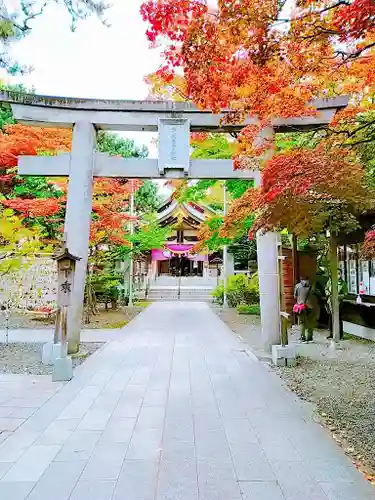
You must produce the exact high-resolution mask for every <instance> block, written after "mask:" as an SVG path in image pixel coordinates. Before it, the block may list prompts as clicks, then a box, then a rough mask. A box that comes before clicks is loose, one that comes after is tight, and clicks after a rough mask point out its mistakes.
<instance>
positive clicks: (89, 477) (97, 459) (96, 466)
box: [81, 443, 128, 481]
mask: <svg viewBox="0 0 375 500" xmlns="http://www.w3.org/2000/svg"><path fill="white" fill-rule="evenodd" d="M127 449H128V445H127V444H126V443H99V444H98V445H97V447H96V448H95V451H94V453H93V455H92V456H91V458H90V460H89V462H88V464H87V466H86V468H85V470H84V471H83V474H82V477H81V479H82V480H83V481H96V480H116V479H117V478H118V476H119V474H120V470H121V467H122V464H123V462H124V459H125V455H126V452H127Z"/></svg>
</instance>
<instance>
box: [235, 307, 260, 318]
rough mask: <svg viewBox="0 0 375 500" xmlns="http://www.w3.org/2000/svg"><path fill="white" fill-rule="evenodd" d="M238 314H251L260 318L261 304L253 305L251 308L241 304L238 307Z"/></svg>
mask: <svg viewBox="0 0 375 500" xmlns="http://www.w3.org/2000/svg"><path fill="white" fill-rule="evenodd" d="M237 312H238V314H249V315H254V316H260V305H259V304H251V305H250V306H246V305H244V304H241V305H239V306H237Z"/></svg>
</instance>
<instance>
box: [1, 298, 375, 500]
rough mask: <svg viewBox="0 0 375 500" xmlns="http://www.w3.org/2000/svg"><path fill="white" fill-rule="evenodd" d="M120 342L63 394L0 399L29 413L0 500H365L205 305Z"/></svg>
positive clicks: (295, 408)
mask: <svg viewBox="0 0 375 500" xmlns="http://www.w3.org/2000/svg"><path fill="white" fill-rule="evenodd" d="M126 332H127V334H126V335H124V336H123V340H122V341H120V340H114V341H112V342H110V343H108V344H107V345H106V346H105V347H104V348H102V349H101V350H100V351H98V352H97V353H96V354H94V355H93V356H92V357H91V358H90V359H89V360H88V361H87V362H86V363H85V364H84V365H82V366H81V367H79V368H78V369H77V370H76V374H75V378H74V379H73V380H72V381H71V382H70V383H68V384H65V385H59V384H52V383H51V382H49V381H47V379H46V378H43V377H42V380H44V382H42V381H40V382H38V380H35V389H32V390H31V385H32V382H31V381H30V382H29V387H28V391H26V393H25V392H24V393H22V392H21V396H17V390H15V397H14V398H13V400H10V401H9V400H5V401H4V400H0V401H1V403H0V408H1V410H2V411H3V410H4V408H5V412H4V411H3V414H4V413H5V414H6V413H7V408H14V407H17V408H27V409H30V408H34V410H35V411H31V410H30V412H29V413H30V415H28V411H27V410H25V412H26V413H25V414H22V412H21V414H22V416H21V417H20V416H19V415H20V413H17V412H16V414H15V416H14V418H15V419H17V418H21V419H24V418H25V419H26V420H25V421H24V422H23V423H21V425H20V426H19V427H18V428H16V430H14V432H11V433H10V434H8V435H7V438H6V439H5V440H4V441H3V443H2V444H1V445H0V478H1V479H0V499H1V500H25V499H27V500H68V499H69V500H250V499H257V500H370V499H374V498H375V490H374V489H373V487H372V486H371V485H370V484H368V483H367V482H366V481H365V480H364V479H363V478H362V476H361V475H360V474H359V473H358V472H357V471H356V470H355V469H354V468H353V467H352V466H351V464H350V462H349V461H348V459H347V458H346V457H345V455H344V454H343V453H342V451H341V450H339V449H338V448H337V447H336V445H335V444H334V443H333V442H332V441H331V439H330V437H329V436H328V434H327V433H326V431H325V430H324V429H323V428H321V427H320V426H318V425H317V424H315V423H313V422H312V420H311V419H310V417H309V416H308V414H307V411H306V410H305V409H304V408H303V407H302V406H301V404H300V403H299V402H298V401H297V400H296V398H295V397H294V396H293V395H292V394H290V393H289V392H286V391H285V389H284V388H283V387H282V385H281V382H280V380H279V379H278V377H277V376H276V375H275V374H274V373H272V372H270V371H269V370H268V369H267V368H266V367H265V366H263V365H262V364H261V363H258V362H256V361H255V360H253V359H251V358H249V357H248V355H247V354H246V353H245V352H243V351H242V344H241V343H240V342H239V341H238V340H237V339H236V338H235V337H234V335H232V334H231V332H230V331H229V330H228V329H227V327H226V326H225V325H224V324H223V323H222V322H221V321H220V320H219V319H218V318H217V316H216V315H215V314H214V313H213V312H212V311H211V310H210V309H209V307H208V306H207V305H205V304H203V303H192V302H190V303H176V302H174V303H157V304H153V305H152V306H150V307H149V308H148V309H147V310H146V311H145V312H144V313H142V314H140V315H139V316H138V317H137V318H136V319H135V320H134V321H133V322H132V323H131V324H130V326H128V327H126ZM126 332H124V333H126ZM34 379H35V377H34ZM1 380H3V381H5V382H4V383H6V379H4V378H1V377H0V381H1ZM14 380H16V379H14ZM30 380H31V379H30ZM14 383H15V384H16V385H15V387H16V388H17V382H14ZM18 389H19V390H20V388H19V387H18ZM0 397H1V392H0ZM4 418H8V419H12V418H13V417H12V413H10V415H8V416H6V417H4ZM9 432H10V431H9Z"/></svg>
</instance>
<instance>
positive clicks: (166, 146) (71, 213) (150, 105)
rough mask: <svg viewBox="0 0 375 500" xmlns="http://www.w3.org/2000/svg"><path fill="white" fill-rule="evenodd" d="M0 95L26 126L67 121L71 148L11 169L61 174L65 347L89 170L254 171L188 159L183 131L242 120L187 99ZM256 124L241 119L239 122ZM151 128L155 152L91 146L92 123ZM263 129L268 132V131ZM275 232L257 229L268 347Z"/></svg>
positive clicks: (210, 175)
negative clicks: (71, 270) (140, 154)
mask: <svg viewBox="0 0 375 500" xmlns="http://www.w3.org/2000/svg"><path fill="white" fill-rule="evenodd" d="M0 102H6V103H9V104H10V105H11V106H12V111H13V115H14V118H15V119H16V120H17V121H18V122H21V123H25V124H27V125H35V126H40V127H48V126H50V127H69V128H73V142H72V151H71V153H68V154H66V153H65V154H61V155H58V156H54V157H48V156H43V157H42V156H41V157H37V156H22V157H21V158H20V160H19V169H18V171H19V174H21V175H45V176H49V177H50V176H59V177H61V176H69V184H68V199H67V208H66V217H65V230H64V231H65V233H66V237H67V246H68V248H69V250H70V251H71V252H72V253H73V254H75V255H77V256H79V257H81V260H80V261H79V262H77V265H76V274H75V280H74V288H73V292H72V300H71V303H72V305H71V311H70V316H69V318H68V338H69V352H75V351H77V350H78V345H79V338H80V330H81V326H82V311H83V300H84V288H85V276H86V267H87V259H88V245H89V231H90V220H91V208H92V181H93V177H95V176H98V177H125V178H151V179H166V178H172V179H179V178H185V179H204V178H205V179H223V180H225V179H233V178H236V179H254V181H255V184H257V185H259V183H260V181H261V174H260V171H259V170H257V168H256V166H255V169H254V170H245V171H244V170H241V171H238V170H236V171H234V170H233V162H232V161H231V160H191V159H190V143H189V141H190V139H189V135H190V132H232V133H233V132H239V131H240V130H241V128H242V127H243V126H244V124H238V125H225V126H223V125H222V118H223V117H224V115H225V112H224V113H223V114H219V115H215V114H212V113H211V112H210V111H200V110H198V109H197V108H195V107H194V106H193V105H192V104H191V103H176V102H171V101H125V100H124V101H123V100H97V99H74V98H64V97H49V96H48V97H47V96H39V95H31V94H30V95H28V94H19V93H15V92H6V91H3V92H0ZM347 102H348V100H347V98H344V97H340V98H335V99H326V100H317V101H315V102H314V103H313V105H314V106H315V107H316V109H317V110H318V113H317V114H316V115H314V116H312V117H307V118H294V119H283V120H281V119H280V120H275V122H274V123H273V124H272V125H273V129H274V130H275V131H279V132H288V131H289V132H290V131H292V130H303V129H313V128H320V127H324V126H327V125H328V124H329V123H330V121H331V120H332V117H333V116H334V114H335V113H336V111H337V110H338V109H342V108H344V107H345V106H346V105H347ZM249 123H256V119H255V118H249V119H248V120H247V121H246V122H245V124H249ZM100 129H104V130H115V131H153V132H154V131H158V133H159V158H158V159H155V160H154V159H135V158H131V159H124V158H118V157H111V156H109V155H106V154H103V153H98V152H96V151H95V147H96V132H97V130H100ZM265 133H266V134H267V135H268V134H272V133H273V130H272V129H269V130H266V131H265ZM278 247H279V235H278V234H277V233H266V234H264V235H261V234H259V235H258V236H257V252H258V272H259V288H260V306H261V321H262V338H263V343H264V347H265V348H266V349H267V350H270V347H271V346H272V345H273V344H279V343H280V306H279V276H278V274H279V272H278V251H279V249H278Z"/></svg>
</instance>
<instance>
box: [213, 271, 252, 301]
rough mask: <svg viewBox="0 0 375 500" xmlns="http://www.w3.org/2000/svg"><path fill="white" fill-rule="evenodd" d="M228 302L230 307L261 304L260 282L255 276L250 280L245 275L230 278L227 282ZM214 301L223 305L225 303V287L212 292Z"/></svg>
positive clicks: (221, 285)
mask: <svg viewBox="0 0 375 500" xmlns="http://www.w3.org/2000/svg"><path fill="white" fill-rule="evenodd" d="M226 292H227V300H228V305H229V307H237V306H238V305H241V304H244V305H251V304H255V303H257V302H259V280H258V275H257V274H255V275H254V276H252V277H251V278H248V277H247V276H245V275H244V274H237V275H234V276H229V278H228V282H227V289H226ZM212 295H213V298H214V301H215V302H217V303H218V304H220V305H222V304H223V302H224V285H223V284H220V285H218V286H217V287H216V288H215V289H214V290H213V292H212Z"/></svg>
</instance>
